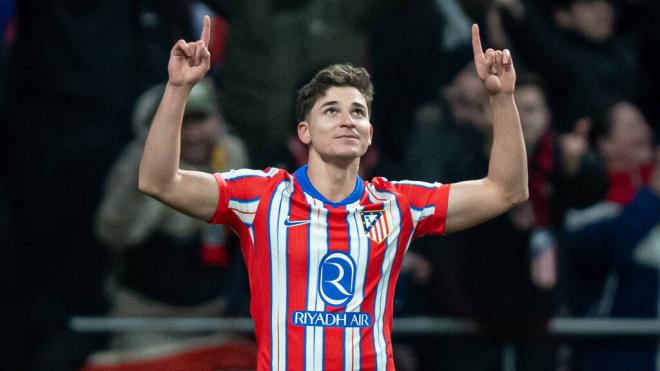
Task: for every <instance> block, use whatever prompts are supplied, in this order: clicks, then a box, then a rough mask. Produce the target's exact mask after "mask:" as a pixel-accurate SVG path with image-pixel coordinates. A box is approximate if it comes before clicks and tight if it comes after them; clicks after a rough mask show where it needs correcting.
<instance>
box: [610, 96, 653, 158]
mask: <svg viewBox="0 0 660 371" xmlns="http://www.w3.org/2000/svg"><path fill="white" fill-rule="evenodd" d="M610 120H612V122H613V125H612V129H611V133H610V135H609V137H607V138H606V139H605V140H603V141H601V143H600V151H601V152H602V153H603V154H604V155H605V158H606V159H607V160H608V161H609V162H614V161H617V162H623V163H625V164H628V165H630V166H639V165H642V164H645V163H647V162H649V161H651V160H652V159H653V131H652V130H651V127H650V126H649V124H648V122H647V121H646V119H645V118H644V115H643V114H642V113H641V112H640V110H639V109H638V108H637V107H636V106H634V105H632V104H630V103H627V102H621V103H617V104H616V105H614V106H613V107H612V109H611V111H610Z"/></svg>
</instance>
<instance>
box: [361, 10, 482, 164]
mask: <svg viewBox="0 0 660 371" xmlns="http://www.w3.org/2000/svg"><path fill="white" fill-rule="evenodd" d="M470 26H471V23H470V19H469V18H468V17H467V15H466V14H465V13H464V12H463V10H462V8H461V4H460V2H459V1H457V0H441V1H440V0H417V1H398V2H397V3H396V4H395V6H393V7H392V9H390V10H389V11H388V12H387V13H386V14H385V16H384V17H382V18H380V19H377V20H376V21H375V22H374V24H373V26H372V27H371V29H370V32H369V57H370V64H371V69H372V71H373V81H374V86H375V88H376V92H377V93H378V104H376V105H374V107H373V115H372V124H373V125H374V129H375V131H374V135H375V137H376V139H375V143H376V145H378V146H379V147H380V148H381V149H382V152H383V156H384V157H385V158H387V159H389V160H391V161H394V162H396V163H400V162H402V161H403V158H404V155H405V148H406V147H407V146H408V143H409V141H410V140H411V134H412V132H413V131H414V130H411V128H413V127H414V125H415V124H416V122H415V120H413V117H414V112H415V109H416V108H417V107H418V106H419V105H421V104H422V103H424V102H428V101H430V100H432V99H433V98H434V97H435V95H436V92H437V91H438V89H439V88H440V86H443V85H446V84H447V83H448V82H449V79H450V78H451V76H453V75H454V74H455V72H456V70H457V69H459V68H461V67H462V64H461V63H460V62H459V63H456V62H455V61H462V60H463V59H465V58H471V57H472V49H471V45H470ZM482 31H485V30H482Z"/></svg>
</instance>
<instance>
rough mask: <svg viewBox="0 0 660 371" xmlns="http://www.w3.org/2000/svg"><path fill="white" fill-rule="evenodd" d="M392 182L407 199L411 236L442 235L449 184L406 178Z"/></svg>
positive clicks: (445, 218)
mask: <svg viewBox="0 0 660 371" xmlns="http://www.w3.org/2000/svg"><path fill="white" fill-rule="evenodd" d="M392 183H393V184H394V185H395V187H396V188H397V189H398V191H399V192H400V193H401V194H403V195H404V196H405V197H407V199H408V204H409V206H410V213H411V215H412V221H413V225H414V226H415V231H414V233H413V237H414V238H417V237H421V236H425V235H444V233H445V222H446V220H447V205H448V203H449V190H450V189H451V184H442V183H427V182H419V181H408V180H406V181H399V182H392Z"/></svg>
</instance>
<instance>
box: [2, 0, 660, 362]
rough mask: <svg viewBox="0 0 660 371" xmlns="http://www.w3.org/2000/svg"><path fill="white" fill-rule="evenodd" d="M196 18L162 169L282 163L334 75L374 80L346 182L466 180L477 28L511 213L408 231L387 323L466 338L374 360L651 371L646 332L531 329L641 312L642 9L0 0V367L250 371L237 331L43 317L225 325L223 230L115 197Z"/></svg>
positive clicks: (646, 28)
mask: <svg viewBox="0 0 660 371" xmlns="http://www.w3.org/2000/svg"><path fill="white" fill-rule="evenodd" d="M204 14H210V15H212V36H211V45H210V50H211V58H212V68H211V71H210V72H209V74H208V77H207V78H206V79H205V80H203V81H202V82H200V83H199V84H198V85H197V86H196V87H195V88H194V89H193V90H192V92H191V96H190V99H189V102H188V105H187V107H186V112H185V114H184V118H183V121H184V124H183V129H182V150H181V163H182V166H183V167H185V168H188V169H198V170H203V171H208V172H222V171H225V170H229V169H237V168H245V167H248V168H257V169H262V168H265V167H268V166H276V167H281V168H285V169H287V170H289V171H294V170H296V169H297V168H298V167H299V166H301V165H302V164H304V163H305V162H306V160H307V159H306V156H307V152H306V147H305V146H304V145H303V144H302V143H301V142H300V141H299V140H298V139H297V137H296V136H295V127H296V122H295V107H294V104H295V103H294V102H295V97H296V94H297V92H296V89H298V88H299V87H300V86H301V85H302V84H303V83H304V82H305V81H307V80H309V78H310V77H311V76H312V75H313V74H314V73H315V72H316V71H317V70H318V69H320V68H322V67H325V66H327V65H330V64H333V63H345V62H350V63H353V64H354V65H359V66H366V67H367V69H368V70H369V72H370V74H371V76H372V79H373V82H374V87H375V101H374V106H373V112H371V122H372V124H373V125H374V129H375V137H376V139H375V142H374V145H373V146H372V147H371V148H370V149H369V151H368V152H367V154H366V155H365V156H364V157H363V159H362V162H361V168H360V172H361V175H362V176H363V178H367V179H369V178H371V176H375V175H378V176H385V177H387V178H390V179H415V180H424V181H439V182H442V183H451V182H457V181H461V180H466V179H475V178H480V177H483V176H485V174H486V172H487V167H488V157H489V152H490V146H491V143H490V142H491V133H492V128H491V120H490V112H489V97H488V94H487V93H486V91H485V90H484V88H483V85H482V84H481V82H480V80H479V79H478V77H477V76H476V74H475V72H474V66H473V65H472V49H471V45H470V25H471V24H472V23H478V24H479V25H480V27H481V32H482V40H483V43H484V46H485V47H493V48H498V49H504V48H508V49H510V50H511V53H512V55H513V60H514V63H515V66H516V72H517V88H516V92H515V99H516V102H517V105H518V109H519V111H520V116H521V122H522V128H523V133H524V139H525V144H526V148H527V156H528V161H529V163H528V168H529V190H530V198H529V201H527V202H526V203H525V204H523V205H521V206H519V207H517V208H516V209H514V210H512V211H510V212H509V213H507V214H505V215H502V216H500V217H498V218H496V219H495V220H492V221H490V222H487V223H485V224H483V225H480V226H478V227H476V228H473V229H471V230H468V231H465V232H461V233H456V234H453V235H449V236H445V237H434V238H424V239H420V240H416V241H413V243H412V245H411V247H410V249H409V252H408V254H407V255H406V260H405V262H404V269H403V273H402V276H401V278H400V279H399V282H398V287H397V294H396V295H397V296H396V298H395V312H396V314H397V315H398V316H400V317H403V316H417V315H424V316H450V317H459V318H466V319H471V320H475V321H477V322H478V323H479V325H480V327H481V329H482V330H481V336H478V337H475V336H447V335H437V334H429V335H423V336H421V335H420V336H404V335H397V334H396V333H395V336H394V338H393V340H394V356H395V358H396V364H397V368H398V369H400V370H449V371H452V370H457V371H458V370H498V369H500V367H501V362H502V359H501V346H502V343H503V342H504V341H509V342H513V343H514V344H516V345H517V349H518V352H517V359H516V364H517V367H518V370H530V371H531V370H539V371H541V370H548V371H551V370H552V371H555V370H557V371H558V370H562V371H568V370H572V371H587V370H598V371H607V370H612V371H626V370H637V371H652V370H660V363H659V364H656V362H657V359H660V342H659V341H658V339H657V338H656V337H624V336H620V337H615V338H607V337H603V338H593V337H588V338H578V339H568V340H567V339H558V338H556V337H552V336H551V335H550V334H549V333H548V331H547V324H548V321H549V320H550V319H551V318H553V317H555V316H572V317H580V318H587V317H588V318H660V305H659V304H658V303H660V147H659V146H658V138H660V132H659V130H660V104H658V103H659V102H660V69H658V67H657V61H658V60H660V55H659V53H660V52H659V50H658V45H660V2H658V1H654V0H554V1H553V0H536V1H533V0H406V1H404V0H380V1H376V0H271V1H268V0H224V1H220V0H204V1H193V0H171V1H167V2H164V1H157V0H136V1H124V0H115V1H99V0H84V1H83V0H65V1H56V0H40V1H36V0H19V1H15V2H14V1H11V0H0V35H2V45H1V48H0V123H1V125H0V130H1V132H0V138H2V139H1V140H2V144H1V145H0V148H2V154H1V156H0V166H1V168H0V234H1V235H0V240H1V241H2V243H1V245H2V248H0V303H2V305H0V329H1V330H2V332H1V333H0V335H1V336H0V349H1V351H0V357H1V358H0V368H2V369H3V370H79V369H85V370H89V371H94V370H97V371H98V370H114V369H115V368H112V367H125V368H121V369H122V370H126V369H131V368H127V367H128V366H127V365H128V364H133V366H134V367H136V368H132V369H136V370H137V369H148V368H146V367H147V366H146V365H147V363H144V362H147V360H145V359H148V360H151V361H153V360H154V357H155V358H158V357H171V356H172V355H176V354H184V355H185V357H184V358H181V359H184V360H186V362H190V363H187V365H188V366H184V368H183V369H198V370H207V369H208V370H212V369H222V368H223V367H225V368H232V369H250V368H254V367H255V359H253V357H254V356H255V354H256V353H255V349H254V344H253V342H252V339H251V338H250V336H246V335H240V334H229V333H204V334H190V335H187V334H171V333H164V332H158V331H150V332H144V331H143V332H135V333H112V334H95V335H89V334H82V333H77V332H75V331H72V330H71V329H70V328H69V327H68V321H69V319H70V318H71V317H72V316H75V315H83V316H122V317H178V316H184V317H195V316H202V317H210V316H222V317H235V316H238V317H245V316H248V315H249V313H248V302H249V297H248V289H247V282H246V280H247V278H246V274H245V268H244V267H243V263H242V257H241V255H240V249H239V247H238V241H237V239H236V237H235V236H234V235H233V233H232V232H231V231H228V230H225V229H224V227H222V226H211V225H208V224H207V223H204V222H200V221H196V220H193V219H191V218H189V217H186V216H184V215H182V214H179V213H177V212H176V211H174V210H171V209H168V208H167V207H165V206H163V205H162V204H160V203H158V202H157V201H155V200H153V199H150V198H148V197H147V196H145V195H143V194H141V193H140V192H139V191H138V190H137V171H138V164H139V161H140V156H141V151H142V148H143V144H144V140H145V136H146V131H147V130H148V127H149V125H150V122H151V119H152V118H153V115H154V114H155V111H156V109H157V107H158V103H159V99H160V97H161V95H162V91H163V88H164V83H165V82H166V80H167V60H168V58H169V53H170V49H171V47H172V45H173V44H174V43H175V42H176V40H178V39H185V40H196V39H197V38H198V37H199V34H200V30H201V19H202V15H204ZM395 331H396V328H395ZM145 355H147V356H148V357H147V356H145ZM145 357H146V358H145ZM181 359H178V360H177V362H183V361H181ZM136 362H137V363H136ZM139 362H143V363H139ZM140 365H141V366H140ZM152 367H158V366H153V365H152ZM116 369H117V370H118V369H119V368H116ZM154 369H157V368H154Z"/></svg>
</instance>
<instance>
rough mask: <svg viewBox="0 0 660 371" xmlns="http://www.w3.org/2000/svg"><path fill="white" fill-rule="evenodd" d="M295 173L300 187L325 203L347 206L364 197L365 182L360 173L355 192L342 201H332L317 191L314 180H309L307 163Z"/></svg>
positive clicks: (334, 205) (333, 205)
mask: <svg viewBox="0 0 660 371" xmlns="http://www.w3.org/2000/svg"><path fill="white" fill-rule="evenodd" d="M293 175H294V176H295V177H296V179H297V180H298V184H300V187H301V188H302V190H303V192H305V193H307V194H308V195H310V196H312V197H314V198H316V199H317V200H320V201H323V203H325V204H328V205H330V206H332V207H339V206H345V205H349V204H352V203H354V202H356V201H359V200H360V197H362V192H363V191H364V183H363V182H362V178H360V176H359V175H358V177H357V179H356V180H355V189H353V192H351V194H350V195H348V197H346V198H345V199H343V200H342V201H339V202H332V201H330V200H328V199H327V198H325V197H323V195H322V194H321V193H320V192H319V191H317V190H316V188H314V186H313V185H312V182H310V181H309V177H308V176H307V165H304V166H303V167H301V168H299V169H298V170H296V172H295V173H294V174H293Z"/></svg>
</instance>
